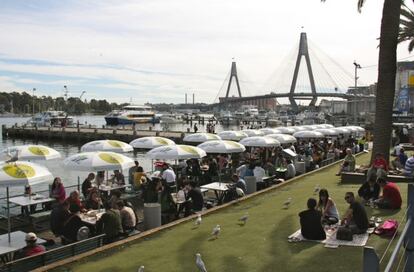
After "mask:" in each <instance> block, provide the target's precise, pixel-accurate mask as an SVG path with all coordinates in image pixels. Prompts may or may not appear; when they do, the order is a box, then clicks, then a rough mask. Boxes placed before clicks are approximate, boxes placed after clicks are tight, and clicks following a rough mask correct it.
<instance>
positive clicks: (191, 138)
mask: <svg viewBox="0 0 414 272" xmlns="http://www.w3.org/2000/svg"><path fill="white" fill-rule="evenodd" d="M213 140H221V138H220V136H218V135H216V134H212V133H204V132H200V133H194V134H190V135H186V136H185V137H184V139H183V141H184V142H189V143H204V142H207V141H213Z"/></svg>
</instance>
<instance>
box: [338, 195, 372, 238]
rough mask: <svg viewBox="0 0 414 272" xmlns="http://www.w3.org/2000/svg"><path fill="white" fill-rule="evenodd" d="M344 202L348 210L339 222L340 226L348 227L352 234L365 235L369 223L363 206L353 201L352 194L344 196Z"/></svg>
mask: <svg viewBox="0 0 414 272" xmlns="http://www.w3.org/2000/svg"><path fill="white" fill-rule="evenodd" d="M345 201H346V202H347V203H348V204H349V208H348V210H347V212H346V213H345V216H344V218H343V219H342V221H341V225H343V226H347V227H349V228H350V230H351V232H352V234H362V233H365V232H366V231H367V229H368V224H369V223H368V217H367V212H366V211H365V208H364V206H362V205H361V203H359V202H358V201H356V200H355V196H354V193H353V192H347V193H346V194H345Z"/></svg>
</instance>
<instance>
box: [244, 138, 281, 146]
mask: <svg viewBox="0 0 414 272" xmlns="http://www.w3.org/2000/svg"><path fill="white" fill-rule="evenodd" d="M240 143H241V144H242V145H244V146H254V147H273V146H280V143H279V141H278V140H275V139H273V138H270V137H267V136H254V137H247V138H244V139H242V140H241V141H240Z"/></svg>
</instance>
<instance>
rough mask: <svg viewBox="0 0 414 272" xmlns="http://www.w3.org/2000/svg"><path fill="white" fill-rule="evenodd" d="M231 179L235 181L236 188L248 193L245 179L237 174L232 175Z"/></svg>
mask: <svg viewBox="0 0 414 272" xmlns="http://www.w3.org/2000/svg"><path fill="white" fill-rule="evenodd" d="M231 180H232V181H233V183H234V185H235V186H236V188H240V189H241V190H242V191H243V193H244V194H246V193H247V186H246V182H245V181H244V180H243V179H241V178H239V176H238V175H237V174H233V176H231Z"/></svg>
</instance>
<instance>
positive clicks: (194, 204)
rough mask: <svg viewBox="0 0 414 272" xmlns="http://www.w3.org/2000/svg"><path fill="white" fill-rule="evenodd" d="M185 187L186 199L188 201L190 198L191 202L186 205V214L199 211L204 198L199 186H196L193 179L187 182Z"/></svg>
mask: <svg viewBox="0 0 414 272" xmlns="http://www.w3.org/2000/svg"><path fill="white" fill-rule="evenodd" d="M186 189H187V195H186V200H187V201H189V200H190V199H191V202H188V206H187V207H186V215H189V214H191V213H192V212H199V211H201V210H202V209H203V206H204V198H203V194H202V193H201V191H200V188H198V187H196V183H195V182H194V181H191V182H190V183H188V184H187V186H186Z"/></svg>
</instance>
